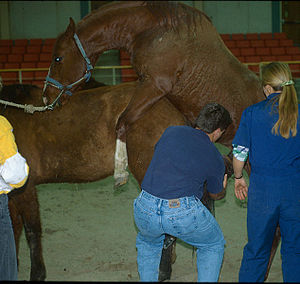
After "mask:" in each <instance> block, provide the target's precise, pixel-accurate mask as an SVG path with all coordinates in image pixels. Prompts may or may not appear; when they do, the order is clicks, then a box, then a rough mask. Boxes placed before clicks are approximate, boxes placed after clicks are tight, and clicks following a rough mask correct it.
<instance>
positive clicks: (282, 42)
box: [279, 39, 294, 47]
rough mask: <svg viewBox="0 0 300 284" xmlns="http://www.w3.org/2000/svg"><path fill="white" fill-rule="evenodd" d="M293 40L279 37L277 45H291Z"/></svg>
mask: <svg viewBox="0 0 300 284" xmlns="http://www.w3.org/2000/svg"><path fill="white" fill-rule="evenodd" d="M293 45H294V43H293V40H292V39H280V40H279V46H284V47H286V46H293Z"/></svg>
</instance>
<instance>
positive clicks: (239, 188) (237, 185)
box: [234, 177, 248, 200]
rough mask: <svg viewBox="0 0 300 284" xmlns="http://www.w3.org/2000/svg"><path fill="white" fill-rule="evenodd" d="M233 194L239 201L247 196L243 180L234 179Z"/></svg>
mask: <svg viewBox="0 0 300 284" xmlns="http://www.w3.org/2000/svg"><path fill="white" fill-rule="evenodd" d="M234 193H235V196H236V197H237V198H238V199H240V200H245V198H246V197H247V195H248V186H247V183H246V181H245V179H244V178H243V177H242V178H240V179H235V182H234Z"/></svg>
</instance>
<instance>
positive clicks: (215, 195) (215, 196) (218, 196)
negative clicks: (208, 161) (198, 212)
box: [208, 174, 227, 200]
mask: <svg viewBox="0 0 300 284" xmlns="http://www.w3.org/2000/svg"><path fill="white" fill-rule="evenodd" d="M226 186H227V174H225V175H224V179H223V190H222V191H221V192H219V193H210V192H209V191H208V194H209V197H210V198H211V199H213V200H220V199H223V198H224V197H225V195H226Z"/></svg>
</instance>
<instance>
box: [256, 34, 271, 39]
mask: <svg viewBox="0 0 300 284" xmlns="http://www.w3.org/2000/svg"><path fill="white" fill-rule="evenodd" d="M259 38H260V39H272V38H273V34H272V33H260V35H259Z"/></svg>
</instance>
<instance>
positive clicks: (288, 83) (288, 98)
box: [261, 62, 298, 139]
mask: <svg viewBox="0 0 300 284" xmlns="http://www.w3.org/2000/svg"><path fill="white" fill-rule="evenodd" d="M261 74H262V78H261V79H262V83H263V86H266V85H270V86H271V87H272V88H273V89H274V90H275V91H281V94H280V95H279V96H277V100H278V113H279V119H278V120H277V122H276V123H275V125H274V126H273V128H272V133H275V135H278V131H279V133H280V135H281V136H282V137H284V138H286V139H287V138H289V137H290V132H292V136H296V134H297V120H298V98H297V92H296V89H295V87H294V82H293V81H292V75H291V71H290V68H289V66H288V64H286V63H281V62H272V63H269V64H267V65H265V66H263V67H262V73H261Z"/></svg>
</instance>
